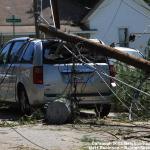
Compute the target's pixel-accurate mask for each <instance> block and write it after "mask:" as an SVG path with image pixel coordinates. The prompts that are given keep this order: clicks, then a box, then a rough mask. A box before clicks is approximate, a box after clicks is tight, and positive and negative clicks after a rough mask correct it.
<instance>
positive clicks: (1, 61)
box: [0, 41, 13, 64]
mask: <svg viewBox="0 0 150 150" xmlns="http://www.w3.org/2000/svg"><path fill="white" fill-rule="evenodd" d="M9 44H11V45H10V47H9V50H8V53H7V56H6V61H5V62H4V59H3V60H0V64H8V57H9V53H10V51H11V48H12V46H13V42H12V41H11V42H8V43H6V44H5V45H4V46H3V47H2V49H1V51H0V55H1V53H2V52H3V50H4V49H5V48H6V46H8V45H9ZM0 57H1V56H0ZM0 59H1V58H0Z"/></svg>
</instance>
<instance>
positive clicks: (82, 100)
mask: <svg viewBox="0 0 150 150" xmlns="http://www.w3.org/2000/svg"><path fill="white" fill-rule="evenodd" d="M57 97H61V95H57V94H44V101H45V103H46V102H52V101H54V100H55V99H57ZM71 97H74V95H73V94H72V95H71ZM112 97H113V94H111V93H103V94H101V95H98V94H76V98H77V99H78V100H79V104H85V105H86V104H105V103H112Z"/></svg>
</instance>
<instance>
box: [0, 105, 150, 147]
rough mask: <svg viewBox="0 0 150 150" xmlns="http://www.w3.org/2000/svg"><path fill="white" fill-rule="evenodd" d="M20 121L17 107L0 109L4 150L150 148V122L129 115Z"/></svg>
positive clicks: (87, 113)
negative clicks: (64, 121) (67, 121)
mask: <svg viewBox="0 0 150 150" xmlns="http://www.w3.org/2000/svg"><path fill="white" fill-rule="evenodd" d="M1 106H2V105H1ZM20 120H21V116H20V114H19V112H18V111H17V110H16V109H15V108H11V107H9V108H8V107H5V106H3V107H1V108H0V150H42V149H46V150H103V149H105V150H106V149H107V150H109V149H114V150H117V149H118V150H150V121H144V122H143V121H138V122H130V121H128V119H127V116H126V114H116V113H110V115H109V117H108V118H105V119H101V120H100V119H97V118H95V116H94V114H93V113H89V112H86V113H84V115H82V117H81V118H78V119H77V120H76V121H75V122H74V123H72V124H65V125H59V126H58V125H46V124H45V123H44V122H43V121H42V120H38V121H37V122H35V123H34V124H32V123H33V122H32V120H28V121H27V122H25V123H20ZM23 124H25V125H23Z"/></svg>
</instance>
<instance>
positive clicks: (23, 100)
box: [19, 87, 31, 115]
mask: <svg viewBox="0 0 150 150" xmlns="http://www.w3.org/2000/svg"><path fill="white" fill-rule="evenodd" d="M19 104H20V110H21V112H22V114H23V115H31V106H30V104H29V100H28V97H27V94H26V91H25V89H24V88H23V87H22V88H21V89H20V90H19Z"/></svg>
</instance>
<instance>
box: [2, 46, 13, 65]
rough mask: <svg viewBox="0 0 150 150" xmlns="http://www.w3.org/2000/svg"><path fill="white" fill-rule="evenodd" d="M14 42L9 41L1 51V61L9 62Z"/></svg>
mask: <svg viewBox="0 0 150 150" xmlns="http://www.w3.org/2000/svg"><path fill="white" fill-rule="evenodd" d="M11 45H12V43H8V44H7V45H6V46H5V47H4V48H3V49H2V50H1V52H0V63H1V64H5V63H7V59H8V54H9V51H10V48H11Z"/></svg>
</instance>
